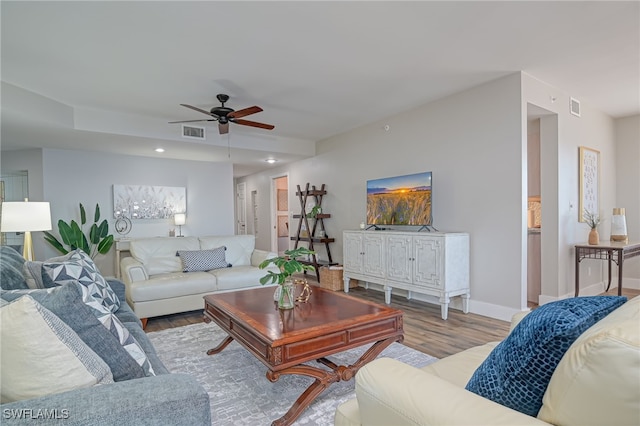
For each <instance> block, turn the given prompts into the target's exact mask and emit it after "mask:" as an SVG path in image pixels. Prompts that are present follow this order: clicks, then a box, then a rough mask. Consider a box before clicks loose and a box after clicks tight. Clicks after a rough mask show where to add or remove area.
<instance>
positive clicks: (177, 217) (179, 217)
mask: <svg viewBox="0 0 640 426" xmlns="http://www.w3.org/2000/svg"><path fill="white" fill-rule="evenodd" d="M173 223H175V224H176V225H177V226H178V234H179V235H178V237H183V235H182V225H184V224H185V223H187V215H186V214H185V213H176V214H174V215H173Z"/></svg>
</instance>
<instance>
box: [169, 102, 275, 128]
mask: <svg viewBox="0 0 640 426" xmlns="http://www.w3.org/2000/svg"><path fill="white" fill-rule="evenodd" d="M216 97H217V98H218V100H219V101H220V103H221V104H222V106H219V107H213V108H211V111H205V110H203V109H200V108H198V107H194V106H192V105H187V104H180V105H182V106H183V107H187V108H190V109H192V110H194V111H198V112H201V113H203V114H206V115H209V116H211V117H213V118H210V119H202V120H183V121H170V122H169V123H171V124H173V123H193V122H196V121H217V122H218V131H219V132H220V134H221V135H224V134H225V133H229V123H235V124H240V125H243V126H251V127H259V128H260V129H267V130H273V129H274V128H275V126H273V125H271V124H265V123H258V122H257V121H250V120H242V119H241V117H246V116H247V115H251V114H255V113H258V112H260V111H262V108H260V107H259V106H252V107H249V108H245V109H241V110H238V111H234V110H233V109H231V108H228V107H226V106H224V104H225V102H227V101H228V100H229V96H228V95H225V94H222V93H221V94H219V95H217V96H216Z"/></svg>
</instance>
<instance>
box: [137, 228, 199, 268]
mask: <svg viewBox="0 0 640 426" xmlns="http://www.w3.org/2000/svg"><path fill="white" fill-rule="evenodd" d="M129 247H130V250H131V256H133V257H134V258H135V259H136V260H138V261H139V262H140V263H142V264H143V265H144V268H145V269H146V271H147V274H149V275H157V274H165V273H167V272H178V271H182V260H180V257H178V256H176V253H177V251H178V250H200V242H199V241H198V238H197V237H180V238H175V237H153V238H141V239H136V240H131V243H129Z"/></svg>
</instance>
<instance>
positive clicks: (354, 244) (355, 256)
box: [343, 232, 364, 274]
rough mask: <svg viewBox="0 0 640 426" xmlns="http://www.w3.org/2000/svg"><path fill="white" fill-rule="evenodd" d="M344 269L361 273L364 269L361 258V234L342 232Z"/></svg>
mask: <svg viewBox="0 0 640 426" xmlns="http://www.w3.org/2000/svg"><path fill="white" fill-rule="evenodd" d="M343 235H344V241H343V244H344V250H343V251H344V253H343V257H344V269H345V270H347V271H351V272H355V273H358V274H361V273H362V272H363V271H364V268H363V258H362V235H360V234H350V233H346V232H345V233H344V234H343Z"/></svg>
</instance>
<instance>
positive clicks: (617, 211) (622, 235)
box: [611, 207, 629, 243]
mask: <svg viewBox="0 0 640 426" xmlns="http://www.w3.org/2000/svg"><path fill="white" fill-rule="evenodd" d="M611 241H620V242H623V243H628V242H629V236H628V235H627V220H626V218H625V209H624V208H623V207H614V208H613V216H612V217H611Z"/></svg>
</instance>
